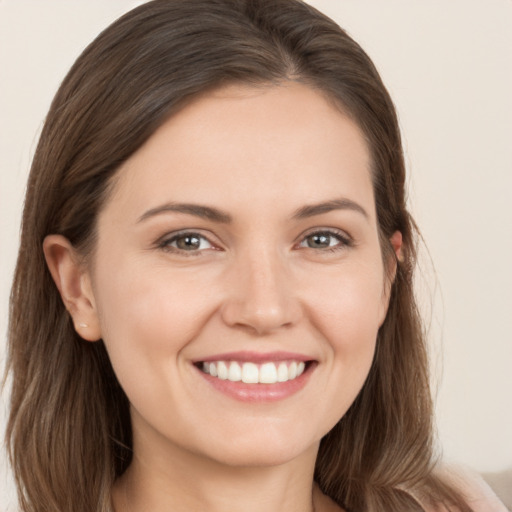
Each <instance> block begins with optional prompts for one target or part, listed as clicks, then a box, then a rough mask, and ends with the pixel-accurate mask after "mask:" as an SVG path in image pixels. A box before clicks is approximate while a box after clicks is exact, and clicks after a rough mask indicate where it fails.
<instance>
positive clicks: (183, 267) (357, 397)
mask: <svg viewBox="0 0 512 512" xmlns="http://www.w3.org/2000/svg"><path fill="white" fill-rule="evenodd" d="M404 179H405V176H404V164H403V155H402V151H401V143H400V136H399V130H398V125H397V121H396V115H395V112H394V108H393V105H392V102H391V100H390V98H389V95H388V94H387V92H386V90H385V88H384V86H383V84H382V82H381V80H380V78H379V76H378V74H377V72H376V70H375V68H374V66H373V65H372V63H371V61H370V60H369V59H368V57H367V56H366V55H365V53H364V52H363V51H362V49H361V48H360V47H359V46H358V45H357V44H356V43H355V42H354V41H353V40H351V39H350V38H349V37H348V36H347V35H346V34H345V33H344V32H343V31H342V30H341V29H340V28H339V27H338V26H336V25H335V24H334V23H333V22H332V21H331V20H329V19H328V18H326V17H324V16H323V15H321V14H320V13H318V12H317V11H315V10H314V9H313V8H311V7H309V6H307V5H305V4H302V3H300V2H296V1H290V0H286V1H284V0H279V1H275V0H272V1H268V0H267V1H264V0H260V1H243V0H213V1H212V0H194V1H190V0H187V1H185V0H181V1H179V0H174V1H162V0H157V1H155V2H150V3H148V4H145V5H143V6H141V7H139V8H137V9H135V10H134V11H132V12H131V13H128V14H127V15H125V16H124V17H123V18H121V19H120V20H118V21H117V22H116V23H114V24H113V25H112V26H111V27H109V28H108V29H107V30H106V31H105V32H103V33H102V34H101V35H100V36H99V37H98V38H97V39H96V40H95V41H94V42H93V43H92V44H91V45H90V46H89V48H88V49H86V51H85V52H84V54H83V55H82V56H81V57H80V58H79V59H78V60H77V62H76V63H75V65H74V66H73V68H72V69H71V71H70V73H69V74H68V76H67V78H66V79H65V80H64V82H63V84H62V86H61V88H60V90H59V92H58V93H57V95H56V97H55V100H54V102H53V104H52V107H51V109H50V112H49V115H48V118H47V120H46V123H45V127H44V130H43V133H42V134H41V139H40V142H39V145H38V148H37V151H36V155H35V158H34V162H33V166H32V170H31V175H30V181H29V187H28V191H27V198H26V207H25V212H24V217H23V233H22V241H21V247H20V253H19V259H18V266H17V270H16V276H15V281H14V286H13V298H12V313H11V319H10V345H9V364H10V369H11V372H12V374H13V377H14V379H13V382H14V384H13V393H12V403H11V416H10V421H9V425H8V432H7V440H8V443H9V446H10V454H11V461H12V464H13V468H14V473H15V476H16V478H17V482H18V485H19V490H20V501H21V506H22V510H24V511H39V510H58V511H64V510H73V511H82V510H83V511H86V510H87V511H90V510H102V511H103V510H104V511H107V510H112V509H113V510H115V511H116V512H120V511H126V512H128V511H134V512H137V511H139V510H152V511H158V510H212V511H213V510H236V509H238V508H243V509H246V510H254V511H257V510H280V511H287V510H290V511H291V510H293V511H311V510H313V511H317V512H320V511H329V510H347V511H358V510H379V511H380V510H390V511H391V510H393V511H401V510H403V511H411V510H442V507H443V506H444V507H445V508H448V509H450V510H461V511H465V510H471V507H470V501H471V500H470V499H466V498H465V496H464V493H463V492H461V490H460V489H459V487H458V486H457V485H456V484H453V483H452V482H450V481H449V480H448V479H446V478H442V477H441V476H439V474H438V473H437V472H436V471H435V462H436V461H435V458H434V456H433V453H432V427H431V416H432V405H431V399H430V393H429V386H428V369H427V363H426V353H425V345H424V339H423V336H422V330H421V324H420V321H419V318H418V315H417V312H416V308H415V303H414V297H413V293H412V271H413V266H414V261H415V239H414V223H413V221H412V219H411V218H410V216H409V214H408V212H407V210H406V206H405V198H404ZM42 249H43V250H42ZM27 318H30V319H31V320H30V322H27ZM313 482H315V484H313Z"/></svg>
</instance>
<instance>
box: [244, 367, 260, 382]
mask: <svg viewBox="0 0 512 512" xmlns="http://www.w3.org/2000/svg"><path fill="white" fill-rule="evenodd" d="M258 374H259V372H258V367H257V366H256V365H255V364H254V363H244V364H243V365H242V382H245V383H246V384H256V383H257V382H258V379H259V375H258Z"/></svg>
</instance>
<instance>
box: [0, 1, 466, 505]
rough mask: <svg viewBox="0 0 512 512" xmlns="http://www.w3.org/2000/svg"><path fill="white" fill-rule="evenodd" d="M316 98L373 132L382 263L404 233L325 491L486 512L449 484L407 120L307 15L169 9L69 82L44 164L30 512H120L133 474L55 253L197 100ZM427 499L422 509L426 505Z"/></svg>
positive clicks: (334, 444)
mask: <svg viewBox="0 0 512 512" xmlns="http://www.w3.org/2000/svg"><path fill="white" fill-rule="evenodd" d="M287 80H294V81H300V82H302V83H305V84H307V85H309V86H311V87H313V88H315V89H317V90H320V91H322V92H323V93H324V94H326V95H327V97H329V98H330V99H331V100H332V101H333V103H334V104H335V105H337V106H338V107H339V108H340V109H342V110H343V112H344V113H346V114H347V115H349V116H350V117H351V118H352V119H353V120H355V121H356V122H357V123H358V125H359V126H360V127H361V129H362V130H363V133H364V135H365V137H366V139H367V142H368V145H369V147H370V151H371V155H372V174H373V184H374V191H375V201H376V208H377V216H378V224H379V230H380V237H381V244H382V248H383V253H384V254H385V255H386V256H387V255H389V254H390V250H391V248H390V244H389V238H390V236H391V235H392V233H393V232H394V231H396V230H399V231H401V233H402V236H403V242H404V254H403V258H401V261H398V262H397V267H398V268H397V274H396V278H395V280H394V282H393V285H392V290H391V299H390V305H389V310H388V314H387V318H386V320H385V322H384V324H383V325H382V327H381V329H380V331H379V334H378V340H377V349H376V354H375V357H374V361H373V365H372V368H371V370H370V373H369V375H368V378H367V381H366V383H365V385H364V387H363V389H362V391H361V392H360V394H359V396H358V397H357V399H356V400H355V402H354V403H353V405H352V406H351V408H350V409H349V411H348V412H347V414H346V415H345V416H344V417H343V418H342V419H341V420H340V421H339V423H338V424H337V425H336V427H335V428H334V429H333V430H332V431H331V432H329V433H328V434H327V435H326V436H325V438H324V439H323V440H322V442H321V446H320V452H319V455H318V459H317V464H316V470H315V479H316V481H317V482H318V484H319V485H320V487H321V489H322V490H323V491H324V492H325V493H326V494H328V495H329V496H331V497H332V498H333V499H334V501H336V502H337V503H339V504H340V505H342V506H344V507H345V508H346V509H347V510H350V511H360V510H368V511H379V512H380V511H386V510H387V511H393V512H400V511H404V512H405V511H407V512H411V511H414V510H422V508H421V506H420V505H419V501H418V500H417V498H419V500H420V501H423V503H427V504H440V503H446V504H448V505H449V506H452V505H453V506H455V505H456V506H457V507H458V509H460V510H461V511H468V510H470V509H469V507H468V506H467V505H466V504H465V503H464V501H463V500H462V498H461V497H460V496H459V495H458V494H457V492H456V491H455V490H453V489H451V488H450V486H449V485H447V484H446V483H443V482H442V481H441V480H440V479H438V478H437V477H436V476H435V475H434V473H433V471H432V469H433V464H434V458H433V444H432V402H431V396H430V390H429V376H428V366H427V353H426V347H425V337H424V333H423V332H422V326H421V323H420V319H419V315H418V312H417V309H416V304H415V300H414V295H413V290H412V281H413V268H414V264H415V259H416V251H415V244H416V241H415V233H416V231H415V226H414V223H413V221H412V219H411V217H410V216H409V214H408V212H407V209H406V204H405V203H406V200H405V189H404V182H405V169H404V159H403V154H402V145H401V141H400V131H399V127H398V123H397V118H396V114H395V109H394V106H393V103H392V101H391V99H390V97H389V95H388V93H387V91H386V89H385V87H384V85H383V84H382V81H381V79H380V77H379V74H378V73H377V71H376V69H375V67H374V65H373V64H372V62H371V60H370V59H369V58H368V56H367V55H366V54H365V52H364V51H363V50H362V49H361V47H360V46H359V45H358V44H357V43H356V42H354V41H353V40H352V39H351V38H350V37H349V36H348V35H347V34H346V33H345V32H344V31H343V30H342V29H340V27H338V26H337V25H336V24H335V23H334V22H333V21H332V20H330V19H329V18H327V17H325V16H324V15H322V14H321V13H319V12H318V11H316V10H315V9H314V8H312V7H311V6H308V5H307V4H305V3H302V2H301V1H299V0H155V1H153V2H149V3H147V4H144V5H142V6H140V7H138V8H136V9H134V10H133V11H131V12H129V13H128V14H126V15H125V16H123V17H122V18H120V19H119V20H118V21H116V22H115V23H114V24H112V25H111V26H110V27H109V28H107V29H106V30H105V31H104V32H103V33H101V34H100V35H99V36H98V38H97V39H96V40H95V41H94V42H93V43H91V45H90V46H89V47H88V48H87V49H86V50H85V51H84V52H83V54H82V55H81V56H80V57H79V58H78V60H77V61H76V63H75V64H74V66H73V67H72V69H71V70H70V72H69V73H68V75H67V76H66V78H65V79H64V81H63V83H62V85H61V87H60V89H59V91H58V92H57V94H56V96H55V99H54V100H53V103H52V105H51V108H50V111H49V113H48V116H47V119H46V122H45V125H44V129H43V131H42V134H41V137H40V140H39V144H38V146H37V150H36V153H35V156H34V160H33V164H32V168H31V172H30V178H29V183H28V190H27V195H26V202H25V208H24V213H23V223H22V237H21V246H20V250H19V256H18V263H17V267H16V273H15V278H14V284H13V288H12V297H11V310H10V323H9V346H8V347H9V348H8V350H9V353H8V370H9V371H10V372H11V374H12V377H13V380H12V382H13V384H12V395H11V408H10V417H9V422H8V427H7V434H6V440H7V445H8V450H9V456H10V460H11V464H12V467H13V471H14V476H15V479H16V482H17V486H18V491H19V498H20V505H21V508H22V510H23V512H42V511H50V510H51V511H59V512H64V511H73V512H86V511H87V512H90V511H92V510H95V511H101V512H107V511H109V510H110V508H111V505H110V491H111V487H112V484H113V482H114V481H115V479H116V478H117V477H119V476H120V475H121V474H122V473H123V472H124V471H125V469H126V468H127V467H128V465H129V464H130V461H131V443H132V434H131V425H130V416H129V406H128V399H127V397H126V395H125V394H124V392H123V390H122V389H121V387H120V386H119V384H118V381H117V379H116V376H115V374H114V372H113V370H112V367H111V365H110V362H109V359H108V357H107V353H106V350H105V347H104V345H103V342H102V341H99V342H97V343H86V342H84V341H83V340H82V339H81V338H80V337H79V336H78V335H77V333H76V332H75V330H74V328H73V324H72V322H71V320H70V317H69V315H68V313H67V311H66V309H65V307H64V305H63V303H62V300H61V298H60V296H59V293H58V291H57V288H56V287H55V285H54V283H53V281H52V278H51V276H50V273H49V271H48V269H47V267H46V264H45V261H44V257H43V251H42V243H43V240H44V238H45V236H47V235H48V234H51V233H59V234H61V235H64V236H65V237H66V238H68V239H69V240H70V242H71V243H72V244H73V245H74V246H75V247H76V248H77V249H78V250H79V251H80V252H81V253H82V254H83V256H84V258H87V256H88V255H89V254H90V252H91V250H92V249H93V248H94V243H95V229H96V225H95V222H96V218H97V215H98V211H99V210H100V209H101V207H102V205H103V204H104V202H105V201H106V200H107V198H108V192H109V186H110V184H111V183H112V178H113V176H114V175H115V173H116V171H117V169H118V168H119V166H120V165H121V164H122V163H123V162H124V161H126V160H127V159H128V158H129V157H130V156H131V155H132V154H133V153H134V152H135V151H137V149H138V148H140V147H141V145H142V144H143V143H144V142H145V141H146V140H147V139H148V138H149V137H150V136H151V135H152V134H153V133H154V132H155V130H156V129H157V128H158V127H159V126H160V125H161V124H162V123H163V122H164V121H165V120H166V119H167V118H168V117H169V116H170V115H172V114H173V113H175V112H176V111H177V110H178V109H179V108H181V107H182V106H183V105H184V104H185V103H186V102H187V101H190V100H192V99H193V98H195V97H196V96H197V95H198V94H201V93H204V92H205V91H208V90H211V89H213V88H216V87H220V86H222V85H224V84H227V83H244V84H254V85H259V84H268V83H279V82H283V81H287ZM413 495H414V496H416V498H413Z"/></svg>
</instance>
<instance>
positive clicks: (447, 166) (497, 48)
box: [0, 0, 512, 512]
mask: <svg viewBox="0 0 512 512" xmlns="http://www.w3.org/2000/svg"><path fill="white" fill-rule="evenodd" d="M138 3H142V2H134V1H128V0H125V1H120V0H116V1H113V0H109V1H105V0H94V1H91V0H89V1H85V0H81V1H78V0H74V1H72V0H68V1H64V0H61V1H57V0H44V2H43V1H41V0H0V240H1V243H0V263H1V265H0V333H1V338H0V364H1V365H2V366H3V363H4V361H5V348H4V347H5V335H4V334H5V331H6V326H7V309H8V294H9V287H10V280H11V276H12V272H13V268H14V264H15V258H16V250H17V242H18V226H19V220H20V214H21V205H22V201H23V191H24V187H25V181H26V176H27V172H28V168H29V164H30V158H31V155H32V153H33V150H34V147H35V144H36V140H37V135H38V133H39V131H40V129H41V125H42V122H43V119H44V115H45V113H46V111H47V109H48V106H49V103H50V101H51V98H52V96H53V94H54V93H55V91H56V89H57V87H58V84H59V82H60V81H61V79H62V78H63V76H64V74H65V73H66V71H67V70H68V68H69V67H70V66H71V64H72V62H73V61H74V59H75V58H76V57H77V55H78V54H79V52H80V51H81V50H82V49H83V47H84V46H85V45H86V44H87V43H88V42H89V41H90V40H92V39H93V38H94V36H95V35H96V34H97V33H98V32H99V31H100V30H101V29H102V28H104V27H105V26H106V25H107V24H108V23H109V22H111V21H113V20H114V19H115V18H116V17H117V16H119V15H120V14H122V13H123V12H125V11H126V10H128V9H129V8H131V7H132V6H134V5H136V4H138ZM310 3H311V4H313V5H315V6H317V7H318V8H320V9H321V10H323V11H324V12H325V13H327V14H329V15H331V16H332V17H333V18H335V19H336V20H337V21H338V23H339V24H340V25H341V26H343V27H344V28H346V29H347V30H348V32H349V33H350V34H351V35H353V36H354V37H355V38H356V40H358V41H359V42H360V43H361V44H362V46H363V47H364V48H365V49H366V50H367V52H368V53H369V54H370V56H371V57H372V58H373V60H374V62H375V63H376V65H377V67H378V68H379V70H380V72H381V74H382V76H383V78H384V81H385V83H386V84H387V85H388V87H389V89H390V91H391V94H392V96H393V98H394V99H395V102H396V105H397V108H398V111H399V115H400V119H401V125H402V128H403V133H404V139H405V146H406V152H407V161H408V166H409V170H410V206H411V208H412V210H413V212H414V214H415V216H416V219H417V221H418V223H419V225H420V227H421V229H422V232H423V235H424V238H425V240H426V243H427V246H428V249H429V251H430V255H431V258H432V260H433V262H434V267H435V273H434V271H433V269H432V265H431V264H430V263H429V258H428V257H427V255H426V253H425V254H424V257H423V259H422V262H423V264H422V267H423V278H422V279H421V280H420V282H419V285H420V293H421V297H422V302H423V303H424V304H425V306H426V309H427V310H428V309H430V308H429V307H428V305H429V304H430V297H433V298H434V307H433V308H432V310H433V315H432V322H431V339H432V341H431V343H432V347H433V350H432V352H433V356H434V357H433V358H434V360H435V362H436V365H435V374H434V378H433V380H434V382H435V383H436V384H437V389H438V391H437V394H438V399H437V404H438V407H437V418H438V425H439V437H440V444H441V445H442V446H443V449H444V453H445V455H446V457H447V458H448V459H450V460H452V461H456V462H460V463H463V464H467V465H469V466H472V467H473V468H475V469H477V470H479V471H497V470H501V469H504V468H506V467H510V466H512V396H511V395H512V213H511V206H510V205H511V203H512V92H511V91H512V1H511V0H449V1H442V0H431V1H428V2H427V1H425V0H423V1H420V0H387V1H385V2H384V1H382V0H373V1H370V0H357V1H356V0H311V1H310ZM27 321H29V319H27ZM6 400H7V397H6V396H5V393H4V397H3V401H2V402H0V431H1V432H3V430H4V425H5V410H6ZM8 504H10V506H9V505H8ZM5 510H14V500H13V486H12V482H11V480H10V475H9V473H8V471H7V469H6V464H5V455H4V452H1V451H0V511H2V512H4V511H5Z"/></svg>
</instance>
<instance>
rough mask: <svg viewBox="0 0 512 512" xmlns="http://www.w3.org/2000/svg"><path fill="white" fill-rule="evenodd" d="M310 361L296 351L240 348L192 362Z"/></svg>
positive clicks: (307, 357) (310, 359)
mask: <svg viewBox="0 0 512 512" xmlns="http://www.w3.org/2000/svg"><path fill="white" fill-rule="evenodd" d="M290 360H291V361H304V362H306V361H312V360H314V358H313V357H310V356H307V355H304V354H298V353H296V352H284V351H277V352H253V351H248V350H242V351H238V352H224V353H222V354H215V355H212V356H207V357H204V358H201V359H197V360H195V361H194V363H201V362H205V363H209V362H213V361H243V362H248V363H266V362H279V361H290Z"/></svg>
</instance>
